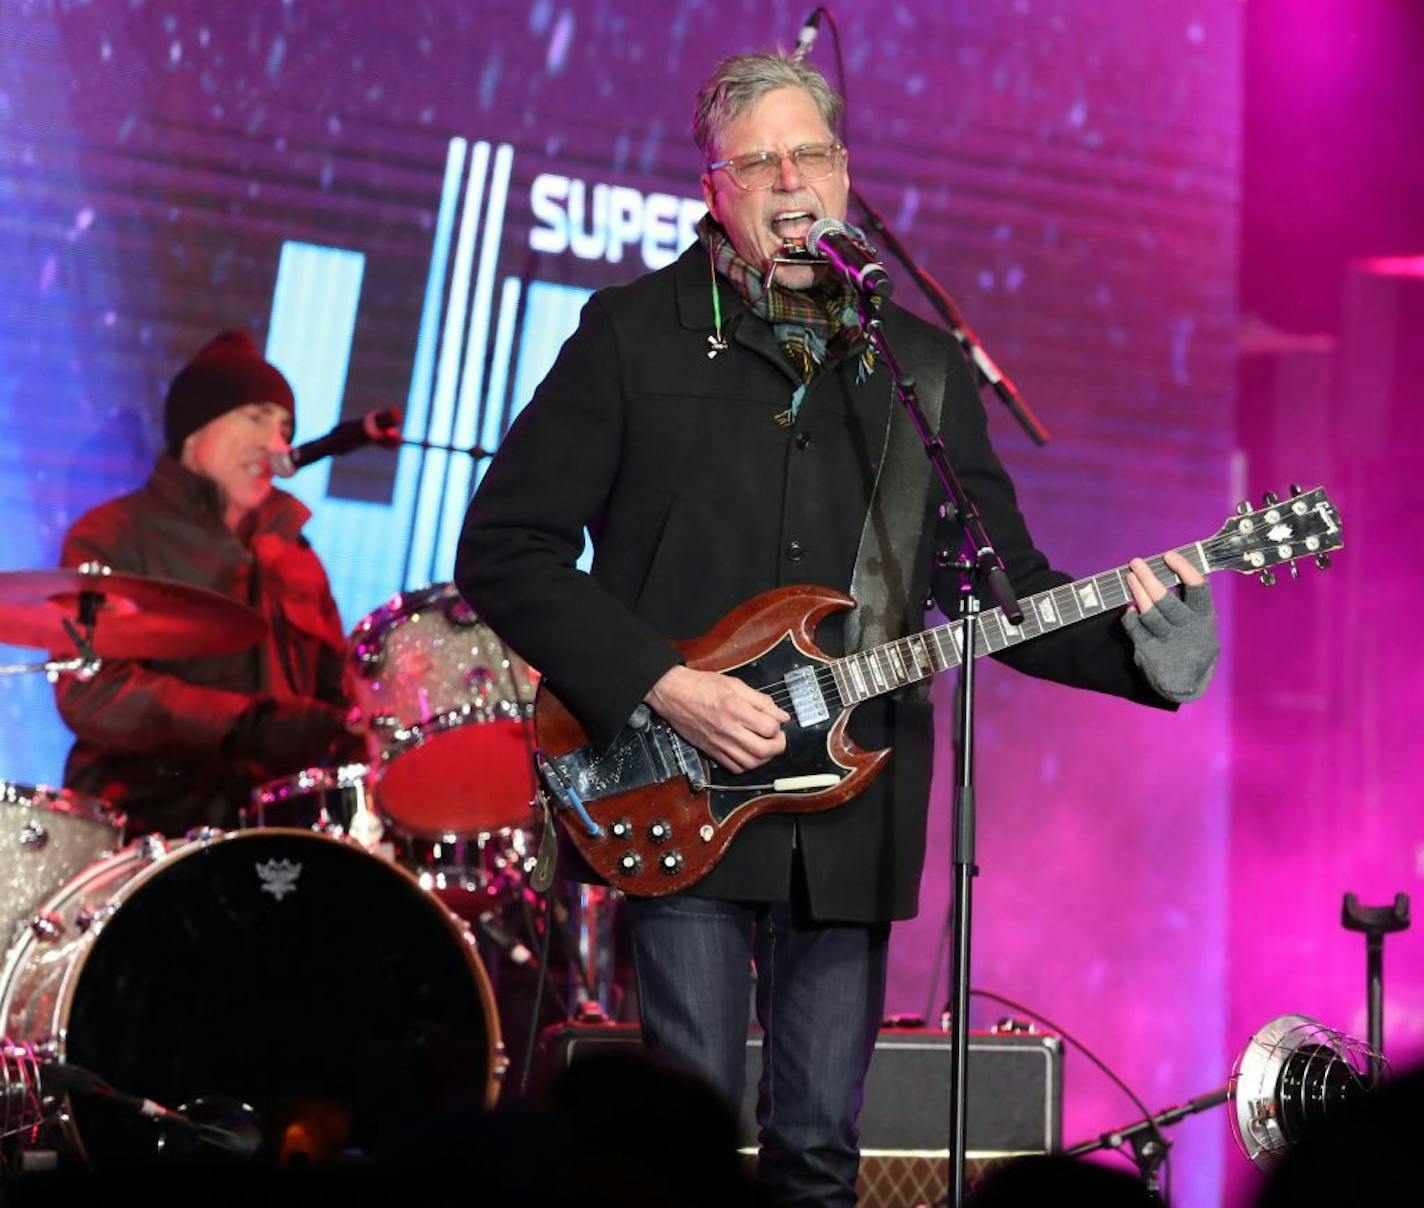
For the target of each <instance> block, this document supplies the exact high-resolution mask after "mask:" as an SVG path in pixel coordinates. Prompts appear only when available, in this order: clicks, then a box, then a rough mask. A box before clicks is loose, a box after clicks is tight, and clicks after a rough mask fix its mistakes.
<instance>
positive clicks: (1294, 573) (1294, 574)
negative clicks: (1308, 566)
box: [1290, 558, 1300, 579]
mask: <svg viewBox="0 0 1424 1208" xmlns="http://www.w3.org/2000/svg"><path fill="white" fill-rule="evenodd" d="M1290 572H1291V578H1292V579H1299V578H1300V567H1298V566H1297V565H1296V564H1295V559H1294V558H1292V559H1291V560H1290Z"/></svg>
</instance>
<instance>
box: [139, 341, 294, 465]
mask: <svg viewBox="0 0 1424 1208" xmlns="http://www.w3.org/2000/svg"><path fill="white" fill-rule="evenodd" d="M247 403H276V404H277V406H279V407H285V408H286V409H287V410H288V411H290V412H291V413H292V419H293V422H295V420H296V413H297V408H296V402H295V400H294V399H293V398H292V388H291V386H289V385H288V384H287V379H286V378H284V377H283V376H282V371H281V370H280V369H278V368H277V367H276V366H275V365H272V364H269V363H268V362H267V361H264V360H263V359H262V354H261V353H260V352H258V351H257V341H256V340H254V339H253V338H252V336H251V335H250V334H249V333H248V332H245V331H225V332H223V333H222V334H220V335H217V336H214V337H213V338H212V339H211V340H209V341H208V342H207V343H206V344H204V345H203V347H202V348H201V349H199V350H198V355H197V356H195V357H194V358H193V359H192V360H191V361H189V362H188V363H187V364H186V365H184V366H183V368H182V369H181V370H179V372H178V376H177V377H175V378H174V379H173V384H172V385H171V386H169V387H168V397H167V398H166V399H165V400H164V403H163V435H164V439H165V440H167V442H168V452H169V453H171V454H172V455H173V456H174V457H181V456H182V455H183V442H184V441H185V440H187V438H188V437H189V436H191V435H192V434H193V433H194V432H196V431H197V430H198V429H199V428H201V427H202V426H203V425H204V424H206V423H208V422H209V421H211V420H215V419H217V417H218V416H220V415H226V414H227V413H228V412H229V411H231V410H232V409H233V408H234V407H242V406H244V405H246V404H247Z"/></svg>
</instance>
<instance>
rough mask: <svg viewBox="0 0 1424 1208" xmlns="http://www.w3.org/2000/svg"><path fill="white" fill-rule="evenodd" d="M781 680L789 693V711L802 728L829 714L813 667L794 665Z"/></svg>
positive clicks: (826, 717)
mask: <svg viewBox="0 0 1424 1208" xmlns="http://www.w3.org/2000/svg"><path fill="white" fill-rule="evenodd" d="M782 682H783V683H785V685H786V688H787V691H788V692H790V693H791V711H792V712H793V713H795V714H796V724H797V725H798V726H800V727H801V728H802V729H806V728H807V727H809V726H814V725H817V724H819V723H820V722H823V721H825V720H827V719H828V718H829V717H830V716H831V711H830V709H829V708H828V707H827V706H826V697H825V694H824V693H823V692H822V691H821V684H820V681H819V680H818V679H817V678H816V668H815V667H794V668H792V670H790V671H788V672H787V673H786V675H785V677H784V679H783V681H782Z"/></svg>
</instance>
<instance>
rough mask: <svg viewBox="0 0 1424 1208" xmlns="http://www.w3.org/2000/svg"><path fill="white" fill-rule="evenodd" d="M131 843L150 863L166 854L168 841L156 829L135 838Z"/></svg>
mask: <svg viewBox="0 0 1424 1208" xmlns="http://www.w3.org/2000/svg"><path fill="white" fill-rule="evenodd" d="M133 845H134V847H135V849H136V850H137V851H138V854H139V855H140V856H141V857H143V859H145V860H147V861H149V862H150V863H152V862H153V861H155V860H161V859H163V857H164V856H166V855H167V854H168V841H167V840H166V839H164V837H163V836H162V835H160V834H158V832H156V831H155V832H154V833H153V834H150V835H142V836H140V837H139V838H137V839H135V840H134V841H133Z"/></svg>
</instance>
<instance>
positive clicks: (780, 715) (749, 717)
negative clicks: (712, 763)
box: [643, 664, 791, 772]
mask: <svg viewBox="0 0 1424 1208" xmlns="http://www.w3.org/2000/svg"><path fill="white" fill-rule="evenodd" d="M643 699H644V700H646V701H647V703H648V705H649V706H650V707H651V708H652V709H653V710H654V711H655V712H657V713H658V714H659V715H660V716H662V717H664V718H666V719H667V721H668V722H669V723H670V724H671V725H672V728H673V729H674V730H676V731H677V732H678V733H679V734H681V735H682V736H683V737H684V738H685V739H687V741H688V742H690V743H692V745H693V746H695V747H696V748H697V749H698V750H700V751H701V752H702V753H703V754H704V755H709V756H711V757H712V758H713V759H715V760H716V761H717V762H718V763H719V764H721V765H722V766H723V767H724V768H726V769H727V770H728V771H731V772H749V771H751V770H752V769H753V768H755V767H760V766H761V765H762V764H764V763H766V762H767V760H769V759H772V758H773V757H775V756H777V755H780V754H781V752H782V751H784V750H786V735H785V734H784V733H783V732H782V729H781V726H782V723H784V722H788V721H790V720H791V714H789V713H787V712H785V711H784V710H782V709H778V708H777V707H776V705H775V704H773V703H772V699H771V697H769V696H767V695H766V694H765V693H764V692H758V691H757V690H756V689H755V688H752V687H749V686H748V685H746V684H744V683H742V681H741V680H739V679H736V678H734V677H733V676H730V675H723V674H722V673H721V672H718V671H694V670H693V669H692V668H691V667H684V666H682V665H681V664H679V665H678V666H676V667H673V668H671V669H670V670H669V671H668V672H667V673H666V674H664V675H663V677H662V678H661V679H660V680H658V682H657V683H656V684H654V685H653V686H652V688H651V689H649V691H648V694H647V696H645V697H644V698H643Z"/></svg>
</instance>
